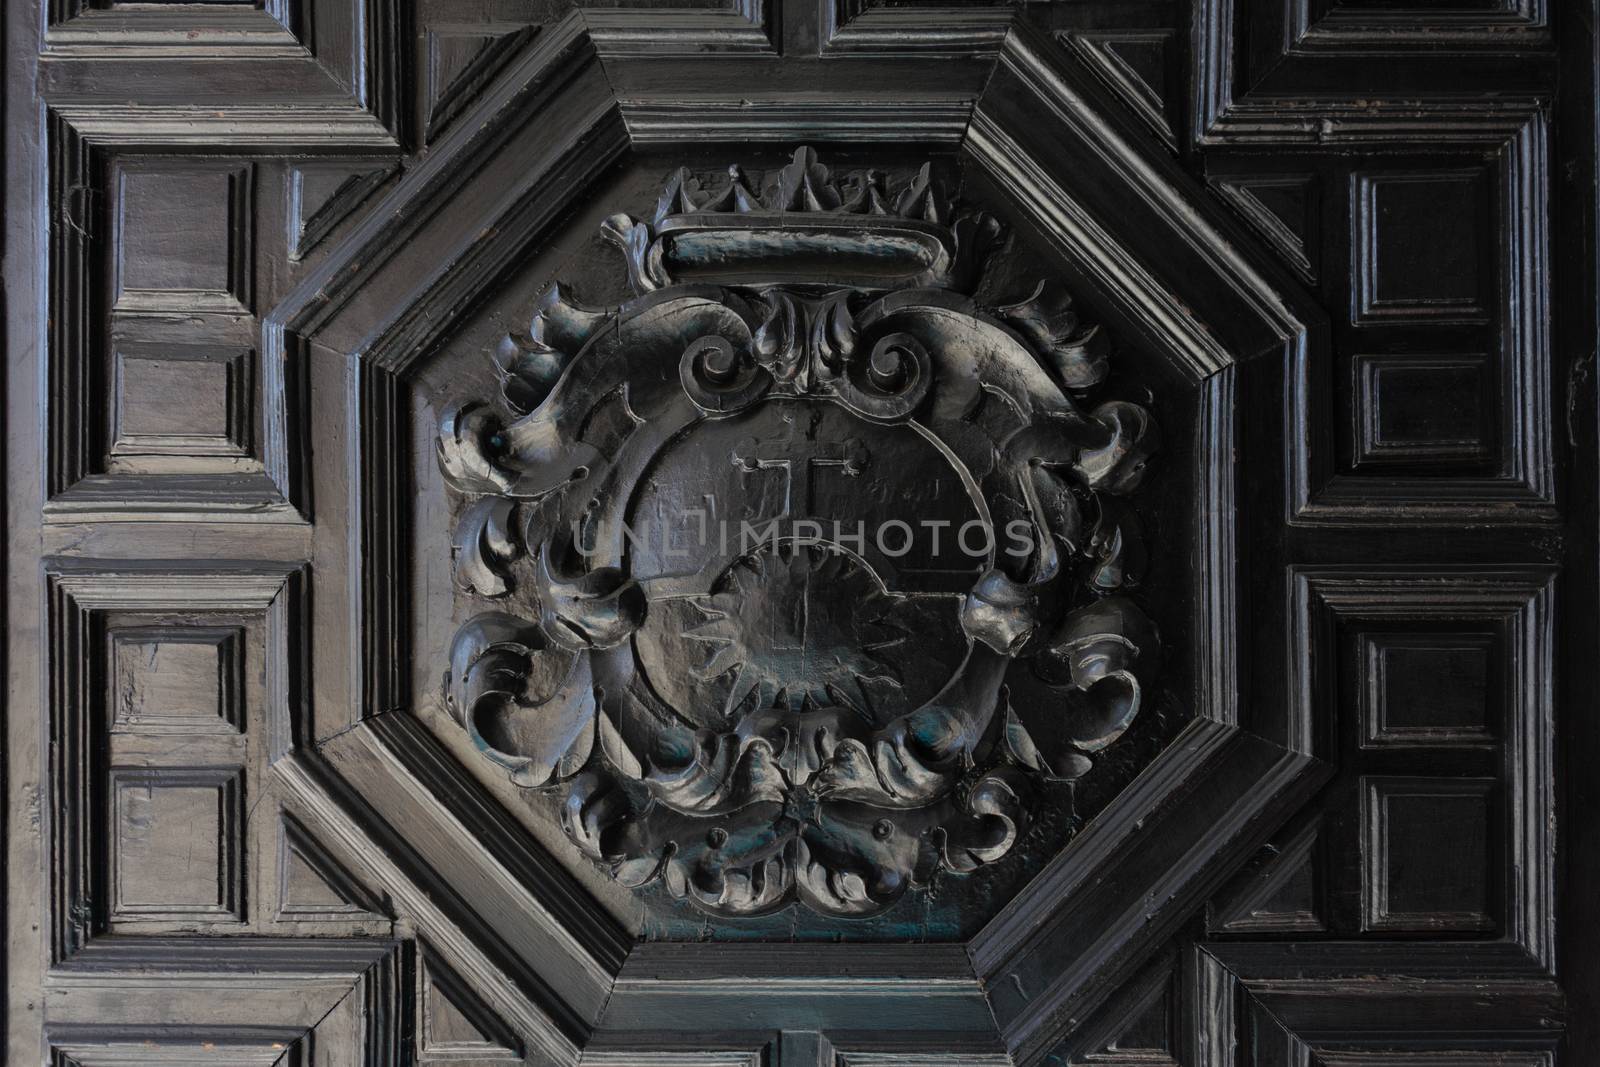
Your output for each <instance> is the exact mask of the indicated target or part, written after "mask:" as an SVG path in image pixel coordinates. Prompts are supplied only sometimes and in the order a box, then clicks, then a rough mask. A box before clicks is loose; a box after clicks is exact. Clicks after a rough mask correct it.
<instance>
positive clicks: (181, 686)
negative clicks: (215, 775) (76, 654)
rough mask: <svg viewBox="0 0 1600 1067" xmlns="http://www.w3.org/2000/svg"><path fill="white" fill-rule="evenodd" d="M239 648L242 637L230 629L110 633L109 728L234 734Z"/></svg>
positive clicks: (237, 721)
mask: <svg viewBox="0 0 1600 1067" xmlns="http://www.w3.org/2000/svg"><path fill="white" fill-rule="evenodd" d="M240 649H241V634H240V631H239V630H237V629H235V628H207V629H201V628H187V627H150V628H142V629H131V630H114V631H112V633H111V684H112V694H111V698H112V699H111V703H112V719H111V722H112V728H113V729H115V730H139V731H145V730H154V731H162V732H180V733H211V732H218V731H226V732H230V733H231V732H234V731H237V730H238V729H239V725H240V722H241V719H240V714H239V710H240V709H239V694H240V691H241V688H242V680H241V677H240V676H241V673H242V670H243V662H242V657H241V655H240Z"/></svg>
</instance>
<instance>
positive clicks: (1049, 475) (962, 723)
mask: <svg viewBox="0 0 1600 1067" xmlns="http://www.w3.org/2000/svg"><path fill="white" fill-rule="evenodd" d="M606 229H607V232H608V235H609V236H610V237H611V238H613V239H614V240H615V242H616V244H617V245H618V246H619V247H620V248H621V249H622V252H623V254H624V256H625V257H626V261H627V265H628V272H629V278H630V281H631V284H632V286H633V288H634V289H635V291H636V293H637V295H636V297H635V298H634V299H632V300H629V301H627V302H625V303H623V304H621V305H620V306H618V307H610V308H588V307H584V306H582V305H580V304H579V303H577V302H575V301H573V300H570V299H568V297H567V295H566V294H565V293H563V292H562V290H561V289H560V288H559V287H556V288H552V289H550V290H549V292H548V293H547V294H546V296H545V297H544V298H543V300H542V301H541V303H540V306H539V308H538V311H537V313H536V314H535V315H534V317H533V320H532V323H531V329H530V330H529V332H528V333H527V334H512V335H510V336H508V337H507V338H506V340H505V342H504V343H503V344H502V345H501V346H500V348H499V350H498V351H497V352H496V353H495V354H494V358H495V359H496V362H497V367H498V369H499V371H500V376H501V380H502V382H503V389H502V395H501V396H500V398H498V401H491V400H488V399H485V400H484V401H483V402H478V403H466V404H459V405H457V406H455V407H453V408H451V409H449V410H448V411H446V412H445V413H444V415H443V418H442V424H441V426H440V434H439V461H440V464H441V466H442V468H443V470H444V472H445V475H446V477H447V480H448V481H449V483H450V485H451V486H452V487H453V489H454V490H455V491H457V492H458V493H459V494H460V497H461V507H460V510H459V520H458V525H457V531H456V535H455V553H456V554H455V560H456V574H457V578H458V582H459V584H460V586H461V589H462V595H463V596H468V597H472V598H474V599H485V600H487V599H500V600H502V601H503V602H504V603H503V605H501V608H502V610H498V611H489V612H482V613H480V614H477V615H475V616H473V617H471V618H470V619H469V620H468V621H467V622H466V624H465V625H463V626H462V627H461V629H460V630H459V632H458V633H457V635H456V637H455V640H454V644H453V647H452V649H451V651H450V663H449V666H448V670H447V672H446V674H445V689H446V703H447V706H448V708H449V709H450V712H451V714H452V715H453V716H454V717H455V718H456V719H457V721H458V722H459V723H460V725H461V726H462V727H463V728H464V729H465V730H467V731H468V732H469V734H470V735H471V737H472V738H473V739H474V741H475V742H476V744H477V745H478V747H479V748H480V749H481V750H482V751H483V753H484V754H485V755H486V757H488V758H490V759H492V760H495V761H497V762H499V763H500V764H502V765H503V766H504V767H505V768H506V769H507V771H508V772H509V773H510V775H511V777H512V779H513V781H515V782H516V783H517V784H519V785H522V786H526V787H529V788H541V789H552V790H555V791H557V792H558V795H559V801H560V812H561V818H562V825H563V827H564V829H565V831H566V833H567V834H568V835H569V836H570V837H571V839H572V840H573V841H574V842H575V843H576V844H577V845H578V846H579V847H580V848H582V849H583V851H584V852H586V853H587V854H588V855H589V856H590V857H592V858H593V859H594V860H595V861H597V862H599V863H602V864H604V865H605V866H606V867H607V868H608V869H609V870H611V871H612V872H613V873H614V875H615V876H616V877H617V878H618V879H619V880H621V881H622V882H623V883H625V884H627V885H630V886H643V885H645V884H646V883H650V882H652V881H654V880H656V879H661V880H662V881H663V882H664V884H665V886H666V888H667V890H668V891H669V893H670V894H671V895H672V896H673V897H675V898H681V899H685V900H687V901H689V902H692V903H693V904H694V905H696V906H698V907H700V908H702V909H705V910H707V911H710V912H713V913H716V914H723V915H751V914H758V913H761V912H765V911H768V910H771V909H774V908H778V907H781V906H783V905H785V904H788V903H790V902H793V901H795V900H798V901H799V902H801V903H802V904H803V905H805V906H806V907H808V908H811V909H813V910H815V911H818V912H822V913H825V914H829V915H837V916H861V915H869V914H873V913H876V912H878V911H881V910H882V909H884V908H886V907H888V906H889V905H891V904H893V903H894V902H895V901H896V900H898V899H899V898H900V897H901V896H902V895H904V894H905V893H907V892H909V891H913V890H915V889H916V888H918V887H920V886H924V885H926V884H928V882H929V880H930V878H932V877H933V875H934V874H935V873H936V872H937V871H939V870H940V869H941V868H942V869H944V870H947V871H951V872H957V873H962V872H968V871H971V870H973V869H974V868H976V867H978V866H980V865H983V864H986V863H990V862H992V861H994V860H996V859H998V858H1000V857H1001V856H1004V855H1006V854H1007V853H1008V852H1009V851H1010V850H1012V848H1013V847H1014V846H1015V845H1016V844H1017V842H1018V841H1019V839H1020V838H1021V836H1022V835H1023V834H1024V833H1025V832H1026V829H1027V825H1028V821H1029V813H1030V807H1031V806H1032V795H1033V788H1032V787H1033V785H1034V784H1035V783H1036V782H1038V781H1041V780H1051V781H1060V780H1071V779H1075V778H1078V777H1079V776H1081V775H1083V774H1085V773H1086V772H1087V771H1088V770H1089V769H1090V768H1091V767H1092V766H1093V763H1094V760H1095V756H1096V753H1099V752H1101V751H1102V750H1104V749H1106V748H1107V746H1110V745H1112V744H1114V743H1115V742H1116V740H1117V739H1118V737H1119V736H1121V735H1122V733H1123V732H1124V731H1125V730H1126V729H1127V728H1128V726H1129V724H1130V723H1131V722H1132V721H1133V720H1134V718H1135V716H1137V715H1138V714H1139V711H1140V705H1141V700H1142V696H1143V693H1144V691H1145V688H1146V687H1147V686H1148V685H1149V684H1150V679H1151V677H1152V672H1153V671H1154V669H1155V666H1156V659H1157V641H1156V637H1155V633H1154V628H1153V626H1152V625H1151V623H1150V622H1149V620H1148V619H1147V618H1146V616H1145V614H1144V612H1143V611H1142V610H1141V608H1140V607H1139V606H1138V603H1137V599H1136V596H1135V595H1134V594H1132V593H1131V592H1130V589H1129V586H1130V584H1131V583H1132V579H1133V577H1134V576H1135V575H1136V572H1137V568H1138V565H1139V559H1140V553H1141V549H1140V545H1139V537H1140V535H1139V530H1138V528H1137V523H1136V521H1135V520H1134V518H1133V512H1132V510H1131V509H1130V508H1129V507H1128V506H1127V505H1126V503H1125V498H1126V497H1127V495H1128V494H1130V493H1132V492H1133V491H1134V490H1135V489H1137V487H1138V486H1139V483H1140V481H1141V477H1142V475H1143V471H1144V467H1145V463H1146V461H1147V459H1148V458H1149V457H1150V456H1151V454H1152V453H1153V452H1154V451H1155V449H1156V447H1157V443H1158V434H1157V431H1156V427H1155V424H1154V422H1153V421H1152V419H1151V418H1150V416H1149V414H1148V413H1147V412H1146V411H1145V410H1144V409H1143V408H1142V407H1140V406H1139V405H1138V404H1135V403H1132V402H1129V401H1128V400H1125V399H1120V398H1118V397H1116V396H1110V395H1105V394H1106V392H1107V390H1106V388H1105V382H1106V378H1107V372H1108V368H1109V366H1110V362H1111V355H1112V354H1111V352H1110V346H1109V345H1108V343H1107V342H1106V339H1105V337H1104V336H1103V334H1102V333H1101V332H1100V331H1099V330H1097V329H1096V328H1095V327H1093V326H1090V325H1087V324H1085V323H1083V322H1082V321H1080V319H1079V316H1078V314H1077V312H1076V310H1075V308H1074V307H1073V305H1072V302H1071V300H1070V299H1069V298H1068V297H1067V295H1066V294H1065V293H1064V292H1062V291H1060V290H1059V289H1058V288H1055V287H1053V286H1051V285H1050V284H1048V283H1040V284H1039V286H1038V288H1037V289H1035V290H1034V291H1033V292H1032V293H1031V294H1030V295H1027V296H1026V297H1025V298H1024V299H1022V300H1020V301H1017V302H1014V303H1010V304H1004V305H1001V306H989V307H984V306H981V305H980V304H979V303H978V302H977V301H976V300H975V299H974V298H973V297H972V296H971V295H970V294H971V292H972V291H973V290H974V287H975V285H976V283H977V281H978V279H979V277H980V272H981V270H982V267H983V265H984V261H985V257H986V255H987V253H988V251H989V250H990V249H991V248H992V247H993V246H994V244H995V243H996V242H997V241H999V240H1001V239H1002V234H1001V233H1000V230H999V227H998V226H997V224H996V223H995V222H994V221H993V220H992V219H991V218H989V217H987V216H985V215H982V214H978V213H975V212H970V211H965V210H963V209H961V208H960V207H959V206H956V205H952V203H951V202H950V201H949V200H948V199H947V198H946V196H945V195H944V193H943V192H942V190H941V189H940V187H939V184H938V182H937V181H936V180H935V179H934V177H933V175H932V170H931V167H927V166H925V167H923V168H922V170H921V172H920V173H919V174H917V175H916V176H915V177H914V178H913V179H912V180H910V181H909V182H908V183H907V184H906V186H905V187H904V188H901V189H890V188H887V187H886V183H885V182H884V180H883V179H882V178H881V177H880V176H879V175H877V174H875V173H872V172H863V173H857V174H852V175H849V176H847V177H845V178H843V179H841V180H836V179H835V178H834V177H833V175H831V174H830V172H829V170H828V169H827V168H826V167H824V166H823V165H822V164H820V163H819V162H818V161H817V158H816V156H815V154H814V153H813V152H812V151H811V150H810V149H806V148H801V149H799V150H798V151H797V152H796V153H795V154H794V158H793V161H792V162H791V163H790V164H789V165H788V166H786V167H784V168H782V169H781V171H778V172H776V173H774V174H771V175H769V176H768V177H767V180H766V181H764V182H759V183H754V182H751V181H749V180H748V179H747V178H746V177H745V175H744V174H743V173H742V172H740V171H739V170H738V169H734V170H732V171H731V172H730V175H729V177H728V179H727V181H726V182H725V183H720V184H719V185H718V186H717V187H715V188H704V187H702V185H701V183H700V182H699V181H698V180H697V179H696V178H695V177H694V176H693V175H691V174H690V173H689V172H687V171H680V172H678V173H677V174H676V175H674V176H673V177H672V178H671V179H670V180H669V182H668V183H667V185H666V187H665V189H664V191H663V193H662V195H661V198H660V202H659V204H658V207H657V210H656V212H655V215H654V217H653V218H651V219H649V220H648V221H639V220H635V219H632V218H629V217H627V216H616V217H613V218H612V219H610V220H608V222H607V223H606ZM824 279H826V281H824Z"/></svg>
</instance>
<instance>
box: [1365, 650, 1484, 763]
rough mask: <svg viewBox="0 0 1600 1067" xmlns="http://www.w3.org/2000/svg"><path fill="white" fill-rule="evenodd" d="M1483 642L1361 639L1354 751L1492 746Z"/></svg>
mask: <svg viewBox="0 0 1600 1067" xmlns="http://www.w3.org/2000/svg"><path fill="white" fill-rule="evenodd" d="M1494 652H1495V639H1494V637H1493V636H1492V635H1489V634H1383V633H1379V634H1372V633H1369V634H1363V635H1361V665H1362V670H1363V672H1364V674H1365V683H1366V684H1365V685H1364V686H1363V687H1362V690H1361V702H1362V715H1361V717H1362V721H1363V724H1364V731H1363V737H1362V744H1363V745H1365V746H1367V747H1372V748H1387V747H1390V746H1395V745H1406V746H1440V745H1462V744H1466V745H1481V744H1484V743H1487V742H1492V741H1493V740H1494V738H1495V730H1494V725H1493V724H1494V719H1495V716H1496V712H1497V708H1498V704H1499V702H1498V700H1497V699H1496V697H1495V694H1494V692H1493V689H1492V679H1493V678H1494V671H1493V669H1492V661H1493V656H1494Z"/></svg>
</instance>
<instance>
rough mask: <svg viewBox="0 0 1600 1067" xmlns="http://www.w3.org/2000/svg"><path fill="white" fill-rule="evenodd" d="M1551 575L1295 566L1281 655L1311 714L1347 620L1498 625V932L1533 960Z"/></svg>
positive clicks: (1546, 904)
mask: <svg viewBox="0 0 1600 1067" xmlns="http://www.w3.org/2000/svg"><path fill="white" fill-rule="evenodd" d="M1553 577H1554V576H1553V574H1552V573H1551V572H1550V571H1547V570H1543V569H1516V568H1497V567H1476V568H1459V567H1456V568H1452V567H1445V566H1423V565H1418V566H1398V565H1385V566H1375V567H1358V566H1344V567H1297V568H1294V569H1292V570H1291V572H1290V576H1289V597H1290V601H1289V634H1290V641H1289V658H1288V662H1287V663H1286V664H1285V668H1286V674H1287V677H1288V679H1289V683H1290V684H1289V699H1290V703H1291V704H1292V705H1293V706H1294V707H1295V708H1296V709H1297V712H1296V714H1297V716H1298V717H1300V718H1302V719H1305V720H1306V721H1321V720H1322V719H1324V718H1325V716H1326V715H1327V714H1329V713H1330V710H1331V709H1332V707H1333V701H1334V700H1335V696H1334V689H1333V678H1332V676H1331V665H1332V664H1334V663H1336V662H1337V656H1338V649H1337V640H1338V633H1339V627H1340V626H1341V625H1344V624H1346V623H1347V622H1349V621H1351V620H1356V621H1363V622H1366V621H1371V622H1375V623H1378V624H1389V625H1393V624H1396V623H1401V622H1411V623H1413V624H1423V625H1429V624H1431V625H1435V626H1442V627H1450V626H1452V625H1459V624H1461V623H1463V622H1478V623H1480V624H1493V625H1498V626H1501V627H1503V628H1504V633H1505V637H1504V645H1505V649H1504V653H1503V654H1504V659H1505V668H1504V669H1505V670H1506V671H1507V677H1506V678H1505V682H1504V685H1505V692H1506V696H1507V701H1508V707H1507V715H1506V720H1507V724H1508V725H1507V728H1506V734H1505V737H1504V740H1503V742H1502V743H1503V745H1504V748H1505V765H1506V772H1505V777H1504V784H1503V786H1502V788H1503V789H1504V790H1505V791H1506V793H1507V802H1506V804H1505V805H1504V807H1505V810H1506V811H1507V813H1508V814H1507V818H1506V822H1507V829H1506V833H1507V837H1508V840H1507V842H1506V846H1505V851H1506V854H1507V856H1508V862H1507V864H1506V872H1507V873H1506V883H1507V884H1506V886H1505V889H1504V892H1505V896H1506V901H1505V907H1504V912H1505V921H1506V928H1505V930H1504V931H1503V936H1504V938H1505V940H1506V942H1507V943H1508V945H1510V946H1515V948H1516V949H1518V950H1520V951H1522V952H1524V953H1526V954H1527V957H1528V958H1529V960H1530V961H1532V962H1533V963H1535V964H1536V965H1538V966H1539V967H1542V968H1553V967H1554V964H1555V906H1556V902H1555V818H1556V807H1555V795H1554V781H1555V778H1554V775H1555V764H1554V762H1553V761H1554V744H1555V703H1554V701H1555V696H1554V688H1553V686H1552V684H1551V672H1552V669H1553V666H1554V654H1555V645H1554V629H1553V628H1554V621H1555V605H1554V599H1555V592H1554V588H1553V585H1554V582H1553ZM1351 703H1352V706H1353V705H1354V695H1352V701H1351ZM1357 728H1359V727H1357ZM1457 780H1458V779H1440V781H1442V782H1450V781H1457ZM1368 860H1369V862H1370V861H1371V860H1372V856H1371V855H1370V853H1369V856H1368ZM1491 897H1493V890H1492V889H1491ZM1369 903H1370V902H1369ZM1370 914H1372V913H1371V910H1370V909H1369V915H1370Z"/></svg>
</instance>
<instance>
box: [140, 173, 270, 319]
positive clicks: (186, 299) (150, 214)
mask: <svg viewBox="0 0 1600 1067" xmlns="http://www.w3.org/2000/svg"><path fill="white" fill-rule="evenodd" d="M251 173H252V172H251V167H250V165H249V164H246V163H223V162H209V161H208V162H199V161H183V162H178V161H168V160H154V161H134V162H127V163H123V164H121V165H119V166H118V168H117V171H116V178H115V183H114V189H113V193H114V195H115V197H116V200H115V205H114V210H115V216H114V219H115V221H114V233H113V249H112V257H113V275H114V279H115V283H114V302H113V307H114V309H115V310H118V311H133V312H137V311H234V312H247V311H249V310H250V288H251V286H250V260H251V248H250V245H251V230H252V225H251V217H250V211H251V189H250V186H251Z"/></svg>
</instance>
